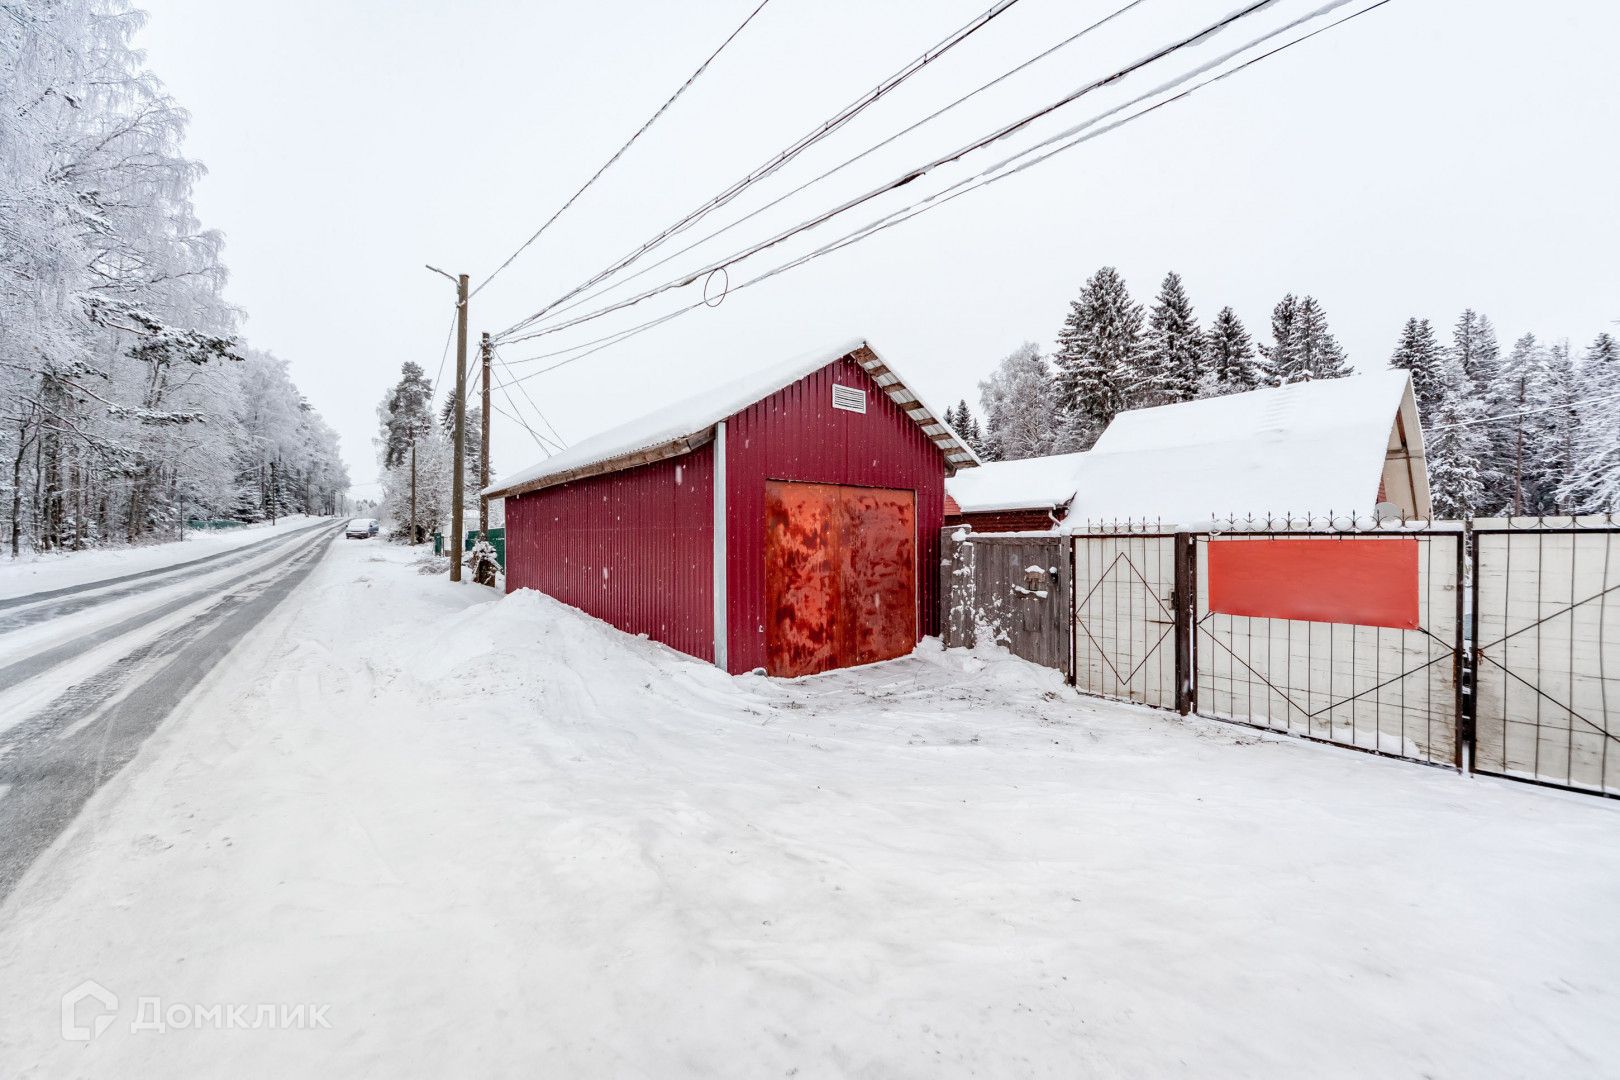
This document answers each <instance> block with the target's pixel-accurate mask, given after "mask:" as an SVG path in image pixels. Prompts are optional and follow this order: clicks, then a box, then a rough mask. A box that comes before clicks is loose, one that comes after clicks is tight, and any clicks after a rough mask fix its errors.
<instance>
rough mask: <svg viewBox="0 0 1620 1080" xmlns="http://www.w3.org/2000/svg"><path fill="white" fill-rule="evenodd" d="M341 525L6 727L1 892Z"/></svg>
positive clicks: (298, 577)
mask: <svg viewBox="0 0 1620 1080" xmlns="http://www.w3.org/2000/svg"><path fill="white" fill-rule="evenodd" d="M340 532H341V530H340V529H333V530H332V531H330V532H328V533H325V534H322V535H317V536H316V537H314V538H306V540H305V542H304V544H303V546H302V547H301V548H300V549H299V550H298V552H297V554H296V555H294V557H293V558H292V559H290V560H288V561H287V562H286V563H285V564H283V565H281V566H279V567H271V568H264V567H261V568H259V569H258V570H256V571H254V572H252V573H250V574H245V575H241V576H239V577H237V578H235V579H233V580H232V582H231V583H230V586H234V587H229V586H228V587H227V588H228V591H225V592H224V593H223V594H222V595H221V596H220V598H219V600H218V601H217V602H216V603H214V604H213V605H211V606H209V607H208V608H207V609H206V610H205V611H203V612H202V613H200V614H199V615H198V617H197V618H195V619H192V620H190V621H188V622H187V623H185V624H184V625H183V626H182V627H181V628H180V629H179V630H178V631H176V632H174V633H172V634H162V635H159V636H157V637H156V638H154V639H152V640H151V641H147V642H144V643H142V644H141V645H139V646H137V647H136V648H135V649H133V650H131V651H130V652H129V653H127V654H125V655H124V656H123V657H121V658H120V659H118V660H116V661H114V662H113V663H111V664H109V665H107V666H106V667H104V668H103V669H102V670H100V671H98V672H97V673H96V674H94V675H93V676H91V677H90V678H88V679H85V680H83V681H81V682H79V683H77V684H75V685H74V686H73V687H71V688H69V690H68V691H67V692H66V693H64V694H63V695H62V696H61V697H60V698H58V699H57V701H56V702H54V703H53V704H52V705H51V706H49V707H47V708H46V709H45V710H43V711H41V712H40V713H37V714H35V715H34V716H31V717H29V718H28V719H27V720H24V721H23V722H22V723H21V724H19V725H17V726H15V727H13V728H12V729H11V730H10V731H9V732H7V733H6V735H4V736H0V738H3V739H4V743H3V744H0V790H4V792H5V793H4V795H0V902H3V901H4V899H5V898H6V896H8V895H9V894H10V892H11V891H12V889H14V888H15V887H16V885H17V883H18V882H19V881H21V880H22V878H23V876H24V875H25V874H26V873H27V871H28V868H29V867H30V866H32V865H33V863H34V861H35V860H36V859H37V858H38V857H39V856H40V855H41V854H42V853H43V852H44V851H45V850H46V849H47V848H49V847H50V846H51V844H52V843H54V842H55V841H56V839H57V837H59V836H60V835H61V834H62V833H63V832H64V831H65V830H66V829H67V828H68V826H69V825H71V824H72V822H73V821H74V819H75V818H77V816H78V814H79V811H80V810H81V809H82V808H83V806H84V804H85V803H86V802H87V801H88V800H89V798H90V797H91V796H92V795H94V794H95V792H96V791H97V790H99V789H100V787H101V786H102V784H104V783H105V782H106V781H107V780H108V779H110V778H111V777H113V776H115V775H117V773H118V772H119V771H120V770H121V769H122V768H123V767H124V766H125V765H127V764H128V763H129V762H130V761H131V760H132V759H133V758H134V757H135V755H136V753H137V752H139V750H140V748H141V746H142V745H143V744H144V743H145V742H146V739H147V737H148V736H150V735H151V734H152V732H153V731H155V730H157V728H158V727H160V726H161V725H162V723H163V721H164V720H166V719H167V718H168V717H169V715H170V714H171V713H172V712H173V710H174V708H175V706H177V705H178V704H179V703H180V702H181V700H183V699H184V698H185V697H186V695H187V694H189V693H190V692H191V691H192V689H194V688H195V687H196V686H197V684H198V683H200V682H201V681H202V680H203V678H204V677H205V676H206V675H207V674H208V673H209V672H210V671H211V670H213V668H214V666H215V665H216V664H218V663H219V661H220V660H222V659H224V658H225V656H226V655H227V654H228V653H229V652H230V651H231V649H232V648H234V647H235V646H236V644H237V643H238V642H239V641H240V640H241V639H242V637H243V636H244V635H245V634H247V633H248V632H249V631H250V630H252V629H253V628H254V627H255V626H257V625H258V624H259V622H260V621H261V620H262V619H263V618H264V617H265V616H266V615H268V614H269V613H270V612H272V611H273V610H275V608H276V607H277V606H278V605H279V604H280V603H281V601H283V600H284V599H286V598H287V596H288V595H289V594H290V593H291V592H292V591H293V590H294V589H295V588H297V587H298V586H299V585H300V584H301V583H302V582H303V581H304V579H305V578H307V577H308V576H309V574H310V572H311V571H312V570H313V569H314V568H315V565H316V564H317V563H318V562H319V561H320V559H321V558H322V557H323V556H324V555H325V554H326V552H327V551H328V549H329V548H330V547H331V545H332V543H333V541H335V540H336V539H337V537H338V535H339V534H340ZM249 578H260V579H262V580H254V581H249V580H247V579H249ZM217 587H218V586H216V588H217ZM196 599H197V598H196V597H195V596H192V597H190V598H189V602H192V603H195V602H196ZM145 617H146V618H147V619H150V618H151V617H152V615H151V614H150V613H148V614H147V616H145Z"/></svg>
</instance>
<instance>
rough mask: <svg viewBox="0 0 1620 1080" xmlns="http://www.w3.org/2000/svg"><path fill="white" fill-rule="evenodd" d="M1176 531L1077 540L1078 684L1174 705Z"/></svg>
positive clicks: (1104, 692)
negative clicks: (1174, 532)
mask: <svg viewBox="0 0 1620 1080" xmlns="http://www.w3.org/2000/svg"><path fill="white" fill-rule="evenodd" d="M1176 543H1177V537H1176V536H1175V534H1173V533H1146V532H1141V533H1132V532H1125V533H1122V534H1121V533H1102V534H1099V535H1081V536H1076V537H1074V553H1073V556H1074V595H1075V607H1074V668H1073V670H1074V682H1075V685H1076V686H1078V687H1079V688H1080V689H1081V690H1083V691H1084V692H1086V693H1088V694H1096V695H1097V696H1099V697H1107V698H1118V699H1120V700H1123V701H1134V702H1138V703H1139V704H1142V705H1154V706H1157V707H1159V708H1162V709H1174V708H1176V707H1177V700H1178V699H1177V688H1178V686H1179V685H1180V684H1181V682H1182V680H1181V678H1180V677H1179V676H1180V674H1181V673H1180V672H1178V670H1177V665H1176V655H1177V653H1176V642H1177V636H1176V627H1177V625H1178V621H1177V618H1176V604H1177V601H1178V599H1179V597H1178V594H1177V591H1176Z"/></svg>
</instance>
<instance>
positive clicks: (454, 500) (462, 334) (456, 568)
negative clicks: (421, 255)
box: [450, 274, 467, 581]
mask: <svg viewBox="0 0 1620 1080" xmlns="http://www.w3.org/2000/svg"><path fill="white" fill-rule="evenodd" d="M466 432H467V275H466V274H462V275H461V276H460V277H458V278H456V453H455V465H454V468H455V471H456V475H455V476H454V478H452V480H451V484H450V533H451V535H452V536H453V537H454V539H453V540H452V541H451V543H450V580H451V581H460V580H461V510H462V497H463V492H462V487H463V486H464V482H465V480H466V479H467V476H466V468H467V462H466V454H467V447H466Z"/></svg>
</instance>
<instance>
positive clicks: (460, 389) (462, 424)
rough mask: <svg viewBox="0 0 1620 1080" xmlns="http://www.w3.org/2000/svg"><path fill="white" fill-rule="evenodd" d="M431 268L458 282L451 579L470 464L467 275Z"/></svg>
mask: <svg viewBox="0 0 1620 1080" xmlns="http://www.w3.org/2000/svg"><path fill="white" fill-rule="evenodd" d="M428 269H429V270H431V271H433V272H434V273H435V274H438V275H440V276H442V277H447V278H450V280H451V281H454V282H455V283H456V430H455V432H454V438H455V440H456V445H455V450H454V457H453V458H452V462H451V468H452V469H453V470H454V472H455V475H454V476H452V477H451V478H450V535H449V536H448V537H446V540H447V541H448V544H449V549H450V550H449V554H450V580H451V581H460V580H461V539H462V537H461V511H462V487H463V481H464V480H465V479H466V478H465V476H464V475H463V472H462V470H464V469H465V468H466V467H467V462H466V447H465V446H464V445H463V441H462V440H463V438H464V436H465V433H466V429H467V275H466V274H461V275H459V276H455V277H452V276H451V275H450V274H447V273H445V272H444V271H443V270H440V269H439V268H438V267H437V266H429V267H428Z"/></svg>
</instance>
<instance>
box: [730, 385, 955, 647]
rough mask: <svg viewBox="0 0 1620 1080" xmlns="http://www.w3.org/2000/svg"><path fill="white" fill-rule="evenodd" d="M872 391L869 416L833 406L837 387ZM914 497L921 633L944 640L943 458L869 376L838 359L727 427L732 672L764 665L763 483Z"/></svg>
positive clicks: (868, 396)
mask: <svg viewBox="0 0 1620 1080" xmlns="http://www.w3.org/2000/svg"><path fill="white" fill-rule="evenodd" d="M835 382H837V383H842V384H843V385H845V386H857V387H860V388H862V389H864V390H865V391H866V394H867V405H866V412H865V413H855V412H847V411H844V410H841V409H834V408H833V407H832V387H833V383H835ZM767 480H801V481H806V482H809V483H818V484H852V485H857V486H861V487H879V488H901V489H909V490H911V491H914V492H916V494H917V584H918V590H917V591H918V608H917V626H918V629H919V633H920V634H937V633H938V632H939V604H938V595H939V575H938V573H936V572H935V571H936V567H937V565H938V563H939V530H940V527H941V526H942V524H943V522H944V500H945V457H944V455H943V454H942V453H941V452H940V450H939V448H938V447H936V446H935V445H934V444H933V443H932V442H931V441H930V440H929V438H928V436H927V435H925V434H924V433H923V431H922V429H921V428H920V427H918V426H917V425H916V424H915V423H913V422H912V420H911V419H910V418H909V417H907V416H906V414H905V412H904V411H902V410H901V409H900V407H899V406H897V405H895V404H894V402H892V401H890V400H889V398H888V395H886V394H884V393H883V391H882V390H881V389H880V388H879V387H878V386H877V384H876V383H875V382H873V381H872V379H871V378H870V377H869V376H868V375H867V374H866V372H865V371H864V370H862V368H861V366H860V365H859V364H856V363H854V362H853V361H850V360H840V361H838V362H837V363H835V364H831V365H829V366H827V367H825V368H822V369H821V370H820V371H817V372H813V373H812V374H810V375H807V376H806V377H805V378H803V379H801V380H799V381H798V382H796V383H794V384H793V385H792V386H789V387H786V388H784V389H782V390H779V391H777V392H776V393H775V394H772V395H771V396H770V397H768V398H765V399H764V400H763V401H760V402H757V403H755V404H754V405H751V406H749V407H748V408H746V409H744V410H743V411H742V412H740V413H737V414H736V415H735V416H733V417H732V418H731V419H729V420H728V421H726V481H727V482H726V488H727V496H726V497H727V505H726V521H727V528H726V544H727V552H726V560H727V574H726V582H727V585H726V610H727V623H728V631H729V637H728V651H729V654H730V655H729V657H728V660H729V667H730V669H731V670H732V671H733V672H741V671H749V670H752V669H753V668H756V667H762V666H764V664H765V481H767Z"/></svg>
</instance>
